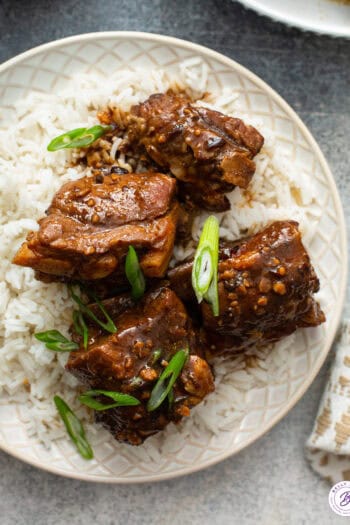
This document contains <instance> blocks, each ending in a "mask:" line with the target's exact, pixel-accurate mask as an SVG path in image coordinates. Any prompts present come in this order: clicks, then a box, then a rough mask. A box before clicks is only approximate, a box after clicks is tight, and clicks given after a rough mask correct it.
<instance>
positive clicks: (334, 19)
mask: <svg viewBox="0 0 350 525" xmlns="http://www.w3.org/2000/svg"><path fill="white" fill-rule="evenodd" d="M238 1H239V2H240V3H241V4H243V5H245V6H246V7H249V8H251V9H254V10H255V11H257V12H258V13H260V14H262V15H266V16H269V17H270V18H273V19H274V20H278V21H279V22H284V23H285V24H287V25H291V26H296V27H299V28H300V29H305V30H307V31H315V32H316V33H325V34H328V35H332V36H338V37H345V38H350V3H348V4H345V2H344V3H343V2H342V1H337V0H282V1H281V0H238Z"/></svg>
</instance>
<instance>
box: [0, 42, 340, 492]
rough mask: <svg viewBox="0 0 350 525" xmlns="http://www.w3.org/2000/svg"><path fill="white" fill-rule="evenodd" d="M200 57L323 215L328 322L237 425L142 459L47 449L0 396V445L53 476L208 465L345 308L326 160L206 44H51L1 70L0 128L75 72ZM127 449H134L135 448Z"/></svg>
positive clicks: (286, 386)
mask: <svg viewBox="0 0 350 525" xmlns="http://www.w3.org/2000/svg"><path fill="white" fill-rule="evenodd" d="M194 56H200V57H202V59H203V60H204V61H205V62H206V63H207V65H208V68H209V82H210V85H211V86H212V87H213V88H215V87H216V88H217V87H223V86H230V87H231V88H232V90H233V91H236V92H237V93H238V94H239V100H240V103H241V105H242V106H243V109H244V110H245V111H246V112H247V113H248V115H252V116H253V115H255V116H258V117H259V118H260V119H262V120H263V122H264V124H266V125H267V126H268V127H270V128H272V129H273V130H274V131H275V133H276V136H277V147H279V148H282V149H283V150H284V152H285V153H286V155H287V156H289V158H290V160H291V162H293V163H294V165H295V166H296V168H298V169H299V170H300V171H301V172H302V173H304V176H305V177H308V178H309V183H310V185H313V187H314V188H315V190H316V193H317V194H318V195H319V206H320V209H322V210H323V214H322V216H321V218H320V220H319V223H318V225H317V228H316V232H315V235H314V237H313V240H312V244H311V248H310V250H311V255H312V258H313V260H314V262H315V266H316V270H317V273H318V274H319V276H320V278H321V282H322V290H323V295H324V297H325V298H326V301H324V303H323V306H324V307H325V311H326V314H327V323H325V324H324V325H322V326H321V327H319V328H317V329H308V330H300V331H299V332H298V337H297V341H296V344H295V346H294V348H293V351H292V353H291V356H290V369H289V371H288V372H289V373H288V378H287V379H286V381H284V382H281V380H280V379H279V378H278V377H276V378H273V379H272V380H271V382H270V383H269V384H268V385H267V386H266V387H265V388H260V389H259V390H258V391H254V390H252V391H250V392H249V393H248V395H247V399H246V407H247V413H246V416H245V417H244V419H243V420H242V422H241V425H240V427H239V428H238V429H234V427H232V429H230V428H229V429H228V430H227V431H222V432H220V433H219V434H218V435H213V436H211V437H210V438H208V436H207V437H205V438H203V437H201V436H199V437H198V436H195V437H191V436H190V437H189V439H188V442H186V443H185V445H184V446H181V447H180V448H176V446H175V448H174V449H173V450H172V452H171V453H168V454H166V455H159V457H155V458H152V459H151V458H148V459H147V460H140V459H139V454H137V453H136V451H135V449H133V448H132V447H129V446H127V445H125V446H123V447H120V446H119V448H118V449H116V448H114V446H115V445H114V441H112V443H111V440H109V441H108V442H106V438H105V434H101V437H100V439H99V442H98V444H97V445H96V444H95V447H94V452H95V459H94V460H93V461H91V462H87V461H83V460H82V459H81V458H80V456H79V455H78V454H77V453H76V451H75V450H74V447H72V446H71V444H70V443H69V441H68V440H62V442H58V443H56V444H55V445H54V446H53V447H52V449H51V450H50V451H45V450H44V448H43V447H42V446H41V445H40V443H39V442H37V441H36V440H35V439H34V438H29V437H28V436H27V435H26V433H25V431H24V426H23V421H22V419H21V410H20V406H16V405H14V404H9V403H7V402H6V401H5V400H2V401H1V400H0V447H1V448H2V449H3V450H5V451H7V452H8V453H10V454H13V455H14V456H16V457H18V458H20V459H22V460H24V461H27V462H28V463H31V464H32V465H35V466H37V467H41V468H43V469H46V470H49V471H51V472H55V473H58V474H61V475H66V476H71V477H75V478H80V479H84V480H91V481H104V482H120V483H121V482H124V483H132V482H140V481H155V480H160V479H166V478H172V477H175V476H179V475H183V474H188V473H190V472H194V471H196V470H199V469H202V468H204V467H207V466H209V465H213V464H215V463H217V462H219V461H221V460H223V459H225V458H227V457H228V456H230V455H232V454H234V453H236V452H238V451H239V450H241V449H242V448H244V447H246V446H247V445H249V444H250V443H252V442H253V441H254V440H256V439H257V438H258V437H260V436H261V435H262V434H263V433H264V432H266V431H267V430H268V429H269V428H271V427H272V426H273V425H274V424H275V423H277V421H278V420H279V419H280V418H281V417H282V416H284V415H285V414H286V413H287V412H288V410H290V409H291V408H292V406H293V405H294V404H295V403H296V401H297V400H298V399H299V398H300V396H301V395H302V394H303V393H304V392H305V390H306V389H307V388H308V386H309V385H310V383H311V382H312V380H313V379H314V377H315V376H316V374H317V372H318V371H319V369H320V367H321V365H322V363H323V361H324V359H325V357H326V355H327V352H328V350H329V348H330V346H331V343H332V340H333V338H334V335H335V331H336V328H337V325H338V322H339V318H340V314H341V309H342V305H343V299H344V292H345V284H346V272H347V250H346V237H345V226H344V218H343V212H342V208H341V204H340V200H339V196H338V193H337V190H336V186H335V183H334V180H333V178H332V175H331V173H330V171H329V168H328V166H327V163H326V161H325V159H324V157H323V155H322V153H321V151H320V149H319V148H318V146H317V144H316V143H315V141H314V139H313V138H312V136H311V135H310V133H309V131H308V130H307V129H306V127H305V126H304V124H303V123H302V122H301V120H300V119H299V118H298V117H297V115H296V114H295V113H294V111H293V110H292V109H291V108H290V107H289V106H288V104H286V102H284V100H282V98H281V97H280V96H279V95H277V93H275V92H274V91H273V90H272V89H271V88H270V87H269V86H267V85H266V84H265V83H264V82H262V81H261V80H260V79H259V78H258V77H256V76H255V75H254V74H253V73H251V72H249V71H248V70H246V69H245V68H243V67H242V66H240V65H239V64H237V63H236V62H234V61H232V60H230V59H228V58H226V57H224V56H222V55H220V54H218V53H215V52H214V51H211V50H209V49H207V48H204V47H201V46H198V45H195V44H192V43H190V42H185V41H182V40H177V39H174V38H169V37H166V36H158V35H153V34H144V33H129V32H113V33H95V34H87V35H80V36H76V37H71V38H66V39H64V40H59V41H57V42H52V43H50V44H46V45H43V46H40V47H37V48H35V49H33V50H31V51H28V52H26V53H24V54H22V55H19V56H18V57H16V58H14V59H12V60H10V61H8V62H7V63H5V64H3V65H2V66H0V127H5V128H6V124H7V122H8V119H9V118H13V116H14V109H13V105H14V103H16V101H18V100H19V99H20V98H22V97H24V96H26V95H27V94H28V93H30V92H32V91H39V92H56V91H57V90H59V89H60V88H62V86H64V84H65V83H66V82H67V80H68V79H69V78H70V77H71V76H72V75H73V74H76V73H77V72H78V71H85V72H88V71H93V70H94V69H96V68H97V67H98V68H99V71H100V72H101V71H102V72H104V73H105V74H106V75H108V72H109V71H111V70H116V69H117V68H124V69H125V68H130V69H133V68H135V67H138V66H142V67H149V68H155V67H157V66H160V67H162V68H166V69H167V70H169V71H171V70H174V69H175V68H176V67H177V65H178V63H179V62H180V61H182V60H183V59H185V58H189V57H194ZM134 451H135V452H134Z"/></svg>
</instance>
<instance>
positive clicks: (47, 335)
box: [34, 330, 79, 352]
mask: <svg viewBox="0 0 350 525" xmlns="http://www.w3.org/2000/svg"><path fill="white" fill-rule="evenodd" d="M34 337H35V338H36V339H37V340H38V341H42V342H43V343H45V346H46V348H47V349H48V350H54V351H55V352H72V351H73V350H78V348H79V345H78V343H75V342H74V341H70V340H69V339H67V338H66V337H65V336H64V335H63V334H61V332H59V331H58V330H46V332H39V333H37V334H34Z"/></svg>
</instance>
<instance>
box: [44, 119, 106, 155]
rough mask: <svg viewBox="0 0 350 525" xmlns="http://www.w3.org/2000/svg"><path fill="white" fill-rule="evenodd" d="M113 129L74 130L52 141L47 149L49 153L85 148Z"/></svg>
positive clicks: (98, 126) (101, 127)
mask: <svg viewBox="0 0 350 525" xmlns="http://www.w3.org/2000/svg"><path fill="white" fill-rule="evenodd" d="M112 129H113V127H112V126H100V125H97V126H92V128H76V129H72V130H71V131H67V132H66V133H63V134H62V135H58V137H55V138H54V139H53V140H51V142H50V144H49V145H48V146H47V149H48V151H58V150H59V149H65V148H85V147H86V146H90V144H92V143H93V142H95V140H97V139H99V138H100V137H102V135H104V134H105V133H107V132H108V131H111V130H112Z"/></svg>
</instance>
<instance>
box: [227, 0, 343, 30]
mask: <svg viewBox="0 0 350 525" xmlns="http://www.w3.org/2000/svg"><path fill="white" fill-rule="evenodd" d="M236 1H237V2H239V3H240V4H242V5H243V6H244V7H246V8H247V9H252V10H253V11H255V12H256V13H258V14H260V15H263V16H267V17H268V18H270V19H271V20H274V21H275V22H281V23H283V24H285V25H287V26H289V27H297V28H298V29H301V30H302V31H311V32H313V33H317V34H321V35H328V36H332V37H334V38H350V29H349V31H348V32H344V31H340V30H339V29H338V28H337V26H335V25H330V26H329V28H328V29H327V28H325V27H319V26H318V25H317V24H312V23H310V24H308V23H306V24H303V23H301V22H299V21H298V20H296V19H295V18H289V17H288V15H286V14H283V13H280V12H278V11H276V10H275V9H270V8H268V7H266V6H263V5H261V2H259V3H257V2H256V0H236Z"/></svg>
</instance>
